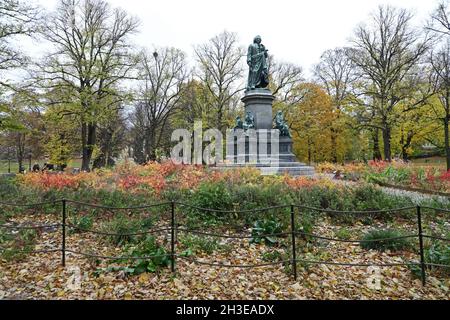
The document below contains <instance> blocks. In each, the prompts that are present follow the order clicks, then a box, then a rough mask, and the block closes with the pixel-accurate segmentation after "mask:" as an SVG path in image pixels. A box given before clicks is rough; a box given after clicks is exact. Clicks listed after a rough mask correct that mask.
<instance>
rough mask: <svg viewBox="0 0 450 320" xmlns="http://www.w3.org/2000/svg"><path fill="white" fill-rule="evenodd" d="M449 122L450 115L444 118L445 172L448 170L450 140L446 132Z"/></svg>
mask: <svg viewBox="0 0 450 320" xmlns="http://www.w3.org/2000/svg"><path fill="white" fill-rule="evenodd" d="M449 120H450V115H447V116H446V117H445V118H444V135H445V157H446V160H447V171H448V170H450V138H449V132H448V123H449Z"/></svg>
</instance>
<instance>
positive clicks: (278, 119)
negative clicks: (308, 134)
mask: <svg viewBox="0 0 450 320" xmlns="http://www.w3.org/2000/svg"><path fill="white" fill-rule="evenodd" d="M275 129H278V130H280V136H281V137H289V138H291V133H290V132H289V126H288V125H287V123H286V121H285V120H284V116H283V112H282V111H281V110H279V111H278V112H277V115H276V116H275Z"/></svg>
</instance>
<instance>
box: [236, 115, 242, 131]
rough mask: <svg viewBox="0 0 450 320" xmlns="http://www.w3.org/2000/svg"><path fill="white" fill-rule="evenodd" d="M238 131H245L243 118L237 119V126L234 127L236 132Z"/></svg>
mask: <svg viewBox="0 0 450 320" xmlns="http://www.w3.org/2000/svg"><path fill="white" fill-rule="evenodd" d="M238 129H244V124H243V123H242V120H241V117H239V116H237V117H236V126H235V127H234V130H235V131H236V130H238Z"/></svg>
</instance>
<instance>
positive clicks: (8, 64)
mask: <svg viewBox="0 0 450 320" xmlns="http://www.w3.org/2000/svg"><path fill="white" fill-rule="evenodd" d="M39 18H40V15H39V9H38V8H37V7H36V6H33V5H30V4H27V3H25V2H24V1H18V0H0V71H1V70H9V69H12V68H17V67H20V66H23V65H24V63H25V62H27V58H26V57H25V55H24V54H23V52H21V51H20V50H19V49H18V47H17V46H14V44H13V41H14V40H17V37H18V36H21V35H26V36H31V35H33V34H34V33H35V32H36V29H37V26H38V23H39ZM0 86H7V87H10V85H9V84H7V82H6V81H4V80H2V79H0Z"/></svg>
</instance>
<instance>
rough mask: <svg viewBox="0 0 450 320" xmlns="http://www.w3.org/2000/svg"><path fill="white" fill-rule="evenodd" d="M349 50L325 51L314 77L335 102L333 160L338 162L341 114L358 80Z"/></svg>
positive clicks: (332, 135) (331, 136)
mask: <svg viewBox="0 0 450 320" xmlns="http://www.w3.org/2000/svg"><path fill="white" fill-rule="evenodd" d="M349 51H350V49H349V48H336V49H334V50H327V51H325V52H324V53H323V54H322V56H321V58H320V62H319V63H318V64H317V65H316V66H315V67H314V77H315V78H316V81H317V82H318V83H320V84H321V85H322V86H323V87H324V88H325V90H326V91H327V93H328V95H329V96H330V97H331V98H332V101H333V107H334V110H333V113H334V114H335V119H334V121H333V122H332V124H331V128H330V130H331V135H330V138H331V158H332V161H333V162H337V160H338V159H337V138H338V136H339V134H340V133H341V129H340V128H342V126H340V125H339V124H340V120H341V112H343V109H344V107H345V106H346V105H347V104H348V103H349V97H350V96H351V95H352V89H351V85H352V84H353V83H354V82H355V81H356V80H357V79H358V75H357V73H355V65H354V63H353V61H352V60H351V59H350V58H349Z"/></svg>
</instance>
